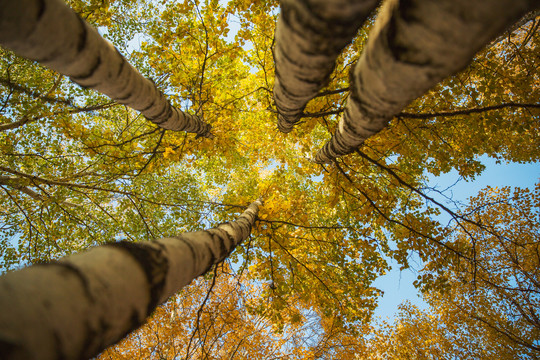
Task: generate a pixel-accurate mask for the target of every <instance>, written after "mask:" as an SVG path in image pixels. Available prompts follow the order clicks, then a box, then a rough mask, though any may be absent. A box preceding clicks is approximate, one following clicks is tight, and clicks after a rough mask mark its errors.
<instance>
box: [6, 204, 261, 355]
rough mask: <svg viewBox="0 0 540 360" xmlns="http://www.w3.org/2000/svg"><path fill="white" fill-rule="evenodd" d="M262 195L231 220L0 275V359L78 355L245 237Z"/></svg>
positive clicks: (91, 351)
mask: <svg viewBox="0 0 540 360" xmlns="http://www.w3.org/2000/svg"><path fill="white" fill-rule="evenodd" d="M261 204H262V203H261V201H260V200H257V201H255V202H253V203H252V204H251V205H250V206H249V207H248V208H247V209H246V211H245V212H244V213H243V214H242V215H241V216H240V217H239V218H238V219H237V220H236V221H234V222H231V223H225V224H221V225H219V226H218V227H217V228H214V229H210V230H205V231H198V232H191V233H184V234H181V235H180V236H178V237H174V238H163V239H160V240H157V241H153V242H140V243H132V242H117V243H111V244H107V245H102V246H98V247H95V248H93V249H91V250H89V251H87V252H84V253H81V254H77V255H73V256H70V257H67V258H65V259H62V260H59V261H54V262H50V263H46V264H41V265H34V266H31V267H29V268H26V269H23V270H19V271H15V272H11V273H8V274H5V275H3V276H2V277H0V309H1V311H0V358H1V359H6V360H7V359H13V360H15V359H17V360H20V359H84V358H89V357H91V356H94V355H96V354H98V353H99V352H100V351H101V350H103V349H104V348H106V347H107V346H109V345H111V344H114V343H115V342H117V341H118V340H120V339H121V338H123V337H124V336H125V335H127V334H128V333H129V332H130V331H132V330H134V329H136V328H137V327H139V326H140V325H141V324H142V323H143V321H144V320H145V319H146V317H148V316H149V315H150V314H151V313H152V311H153V310H154V308H155V307H156V306H157V305H158V304H160V303H162V302H164V301H165V300H167V298H169V297H170V296H171V295H173V294H174V293H176V292H177V291H178V290H180V289H181V288H182V287H184V286H185V285H187V284H189V283H190V282H191V281H192V280H193V279H194V278H196V277H197V276H200V275H202V274H204V273H206V272H207V271H208V270H209V269H210V268H211V267H212V265H214V264H216V263H218V262H220V261H222V260H223V259H225V258H226V257H227V256H228V255H229V254H230V253H231V252H232V250H233V249H234V248H235V247H236V246H237V245H238V244H239V243H240V242H242V241H243V240H245V239H246V238H247V237H248V236H249V234H250V232H251V227H252V226H253V224H254V222H255V219H256V217H257V213H258V210H259V206H261Z"/></svg>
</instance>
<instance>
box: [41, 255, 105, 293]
mask: <svg viewBox="0 0 540 360" xmlns="http://www.w3.org/2000/svg"><path fill="white" fill-rule="evenodd" d="M35 266H58V267H61V268H62V269H64V270H65V272H66V273H68V272H69V273H71V274H73V275H75V276H76V277H77V278H78V279H79V280H80V281H81V284H82V286H83V290H84V293H85V294H86V297H87V298H88V300H90V302H92V303H95V302H96V299H95V297H94V295H93V294H92V291H91V290H90V283H89V281H88V278H87V277H86V274H85V273H84V272H83V271H82V270H81V269H79V268H78V267H77V266H75V265H73V264H72V263H69V262H65V261H58V260H52V261H50V262H47V263H39V264H36V265H35Z"/></svg>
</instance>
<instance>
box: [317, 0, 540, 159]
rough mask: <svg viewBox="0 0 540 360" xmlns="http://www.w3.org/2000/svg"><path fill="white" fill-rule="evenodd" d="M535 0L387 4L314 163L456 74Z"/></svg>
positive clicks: (347, 149) (354, 144)
mask: <svg viewBox="0 0 540 360" xmlns="http://www.w3.org/2000/svg"><path fill="white" fill-rule="evenodd" d="M539 6H540V1H538V0H482V1H471V0H437V1H427V0H406V1H405V0H402V1H398V0H390V1H387V2H386V3H385V4H384V5H383V8H382V9H381V12H380V14H379V16H378V17H377V20H376V24H375V26H374V28H373V30H372V31H371V33H370V35H369V37H368V42H367V44H366V47H365V49H364V52H363V53H362V55H361V57H360V59H359V60H358V62H357V64H356V65H355V67H354V69H353V70H352V74H351V75H352V76H351V79H352V84H351V94H350V96H349V99H348V100H347V105H346V107H345V111H344V114H343V118H342V119H341V120H340V121H339V124H338V127H337V129H336V131H335V133H334V136H333V137H332V139H331V140H330V141H329V142H328V143H327V144H325V145H324V147H323V148H322V149H321V150H319V152H318V153H317V155H316V157H315V161H316V162H317V163H325V162H330V161H332V160H333V159H335V158H336V157H339V156H342V155H345V154H349V153H351V152H353V151H355V150H356V149H357V148H358V146H359V145H360V144H362V143H363V142H364V141H365V140H366V139H367V138H368V137H370V136H372V135H374V134H376V133H377V132H379V131H380V130H382V129H383V128H384V127H385V126H386V125H387V124H388V122H389V121H390V120H391V119H392V117H393V116H395V115H396V114H397V113H399V112H400V111H401V110H402V109H403V108H404V107H405V106H406V105H408V104H409V103H410V102H411V101H413V100H414V99H416V98H417V97H419V96H421V95H422V94H424V93H425V92H426V91H427V90H429V89H430V88H431V87H433V86H435V85H436V84H437V83H439V82H440V81H441V80H443V79H444V78H446V77H448V76H450V75H452V74H454V73H456V72H458V71H459V70H461V69H463V68H464V67H465V66H466V65H467V64H468V63H469V62H470V61H471V59H472V58H473V56H474V55H475V54H476V53H477V52H478V51H479V50H480V49H481V48H482V47H483V46H484V45H486V44H488V43H489V42H490V41H491V40H492V39H493V38H495V37H496V36H497V35H499V34H500V33H502V32H503V31H504V30H505V29H506V28H507V27H509V26H510V25H512V24H513V23H514V22H516V21H517V20H519V19H520V17H522V16H523V15H524V14H526V13H527V12H528V11H532V10H534V9H535V8H538V7H539Z"/></svg>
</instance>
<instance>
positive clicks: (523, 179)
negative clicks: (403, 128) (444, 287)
mask: <svg viewBox="0 0 540 360" xmlns="http://www.w3.org/2000/svg"><path fill="white" fill-rule="evenodd" d="M481 161H482V163H483V164H484V165H486V169H485V170H484V172H483V173H482V175H480V176H478V177H477V178H476V179H475V180H474V181H469V182H467V181H464V180H461V181H458V180H459V175H458V174H457V172H455V171H452V172H450V173H448V174H445V175H442V176H438V177H435V176H431V177H430V179H429V182H428V185H429V186H435V187H436V188H437V189H439V190H444V189H447V188H448V190H447V195H448V196H450V195H451V196H452V197H453V198H454V200H458V201H460V202H463V203H467V202H468V198H469V197H471V196H475V195H476V194H477V193H478V191H479V190H481V189H483V188H485V187H486V186H488V185H489V186H491V187H503V186H514V187H529V188H532V187H533V186H534V185H535V184H536V183H537V182H538V181H540V163H538V162H537V163H527V164H519V163H502V164H497V163H496V162H495V160H494V159H491V158H488V157H482V158H481ZM456 181H457V182H456ZM432 195H433V194H431V193H430V196H432ZM413 263H414V261H413ZM393 265H396V263H395V262H394V263H393ZM416 265H417V266H416V267H415V268H416V269H420V266H421V265H420V264H416ZM416 276H417V274H415V273H414V269H412V270H411V269H407V270H404V271H399V266H397V265H396V266H394V269H393V270H392V271H391V272H390V273H388V274H386V275H385V276H383V277H381V278H379V279H377V281H376V282H375V284H374V285H375V286H376V287H378V288H379V289H381V290H383V291H384V296H383V297H382V298H381V299H380V300H379V307H378V308H377V310H376V312H375V316H379V317H381V318H382V319H383V320H386V319H387V318H388V319H390V320H391V319H393V318H394V316H395V314H396V311H397V307H398V305H399V304H400V303H402V302H403V301H405V300H409V301H410V302H412V303H413V304H415V305H417V306H419V307H425V306H427V305H426V304H425V303H424V302H423V301H422V299H421V298H420V297H419V296H418V292H417V291H416V289H415V288H414V287H413V285H412V283H413V281H414V280H416Z"/></svg>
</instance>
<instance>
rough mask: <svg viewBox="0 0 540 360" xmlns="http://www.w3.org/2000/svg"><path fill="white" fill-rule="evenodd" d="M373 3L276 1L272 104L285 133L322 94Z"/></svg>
mask: <svg viewBox="0 0 540 360" xmlns="http://www.w3.org/2000/svg"><path fill="white" fill-rule="evenodd" d="M378 1H379V0H282V1H281V15H280V17H279V19H278V23H277V26H276V35H275V38H276V42H275V48H274V59H275V66H276V77H275V84H274V100H275V102H276V106H277V110H278V128H279V130H280V131H282V132H290V131H291V130H292V128H293V126H294V124H295V123H296V122H298V121H299V120H300V116H301V114H302V111H303V110H304V108H305V106H306V104H307V103H308V101H309V100H311V99H312V98H313V97H315V95H317V92H318V91H319V90H320V89H321V88H323V87H324V86H325V85H326V83H327V82H328V79H329V77H330V74H331V73H332V70H333V69H334V65H335V62H336V59H337V57H338V56H339V54H340V53H341V51H342V50H343V48H345V46H347V45H348V44H349V43H350V42H351V40H352V39H353V37H354V35H355V34H356V32H357V31H358V29H359V28H360V26H362V24H363V22H364V21H365V19H366V18H367V17H368V15H369V14H370V13H371V12H372V10H373V9H374V8H375V6H376V5H377V3H378Z"/></svg>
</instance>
